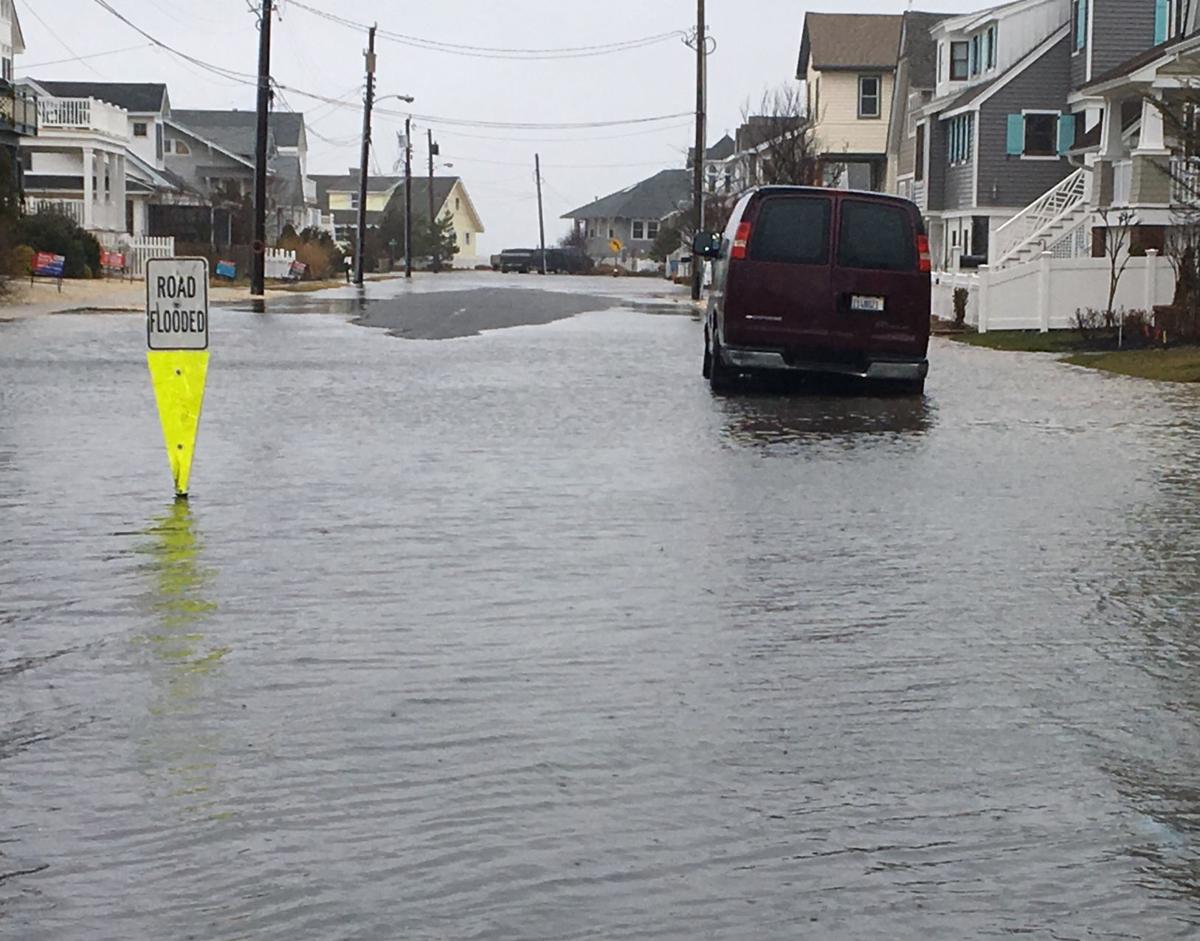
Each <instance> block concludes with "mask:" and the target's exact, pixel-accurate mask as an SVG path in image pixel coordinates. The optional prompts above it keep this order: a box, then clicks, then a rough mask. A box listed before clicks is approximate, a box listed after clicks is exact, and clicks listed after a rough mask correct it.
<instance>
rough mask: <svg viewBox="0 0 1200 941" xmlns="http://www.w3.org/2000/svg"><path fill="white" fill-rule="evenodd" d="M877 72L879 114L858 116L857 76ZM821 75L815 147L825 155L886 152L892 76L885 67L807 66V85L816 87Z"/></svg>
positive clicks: (879, 153) (877, 153) (812, 87)
mask: <svg viewBox="0 0 1200 941" xmlns="http://www.w3.org/2000/svg"><path fill="white" fill-rule="evenodd" d="M860 74H861V75H879V76H880V77H881V78H882V82H881V83H880V116H879V117H878V118H859V116H858V77H859V75H860ZM818 77H819V78H820V86H819V87H820V94H819V99H818V101H817V103H816V107H817V120H816V127H815V133H816V138H817V142H818V146H819V147H820V148H821V150H822V151H823V152H825V153H827V154H842V153H843V152H844V153H846V154H847V155H854V154H873V155H882V154H886V153H887V135H888V104H889V102H891V100H892V85H893V82H894V76H893V75H892V73H891V72H890V71H888V70H886V69H876V70H871V69H864V70H863V71H862V72H830V71H826V72H818V71H817V70H815V69H812V68H810V69H809V72H808V87H809V88H810V89H814V90H815V89H816V88H817V87H818V86H817V79H818Z"/></svg>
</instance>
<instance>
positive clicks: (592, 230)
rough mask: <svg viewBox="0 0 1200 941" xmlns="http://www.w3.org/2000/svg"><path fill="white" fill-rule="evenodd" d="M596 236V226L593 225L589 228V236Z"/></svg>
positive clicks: (591, 237) (592, 237)
mask: <svg viewBox="0 0 1200 941" xmlns="http://www.w3.org/2000/svg"><path fill="white" fill-rule="evenodd" d="M595 237H596V227H595V226H592V227H591V228H590V229H588V238H590V239H594V238H595Z"/></svg>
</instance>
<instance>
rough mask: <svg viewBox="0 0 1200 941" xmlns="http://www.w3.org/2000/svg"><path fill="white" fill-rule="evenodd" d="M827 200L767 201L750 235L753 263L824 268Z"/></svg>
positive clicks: (825, 258) (793, 199)
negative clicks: (779, 262) (772, 262)
mask: <svg viewBox="0 0 1200 941" xmlns="http://www.w3.org/2000/svg"><path fill="white" fill-rule="evenodd" d="M829 206H830V201H829V200H828V199H822V198H820V197H816V198H813V197H788V198H782V199H778V198H777V199H768V200H767V201H766V202H765V203H763V207H762V209H760V210H759V213H758V218H757V219H756V220H755V222H754V231H753V232H752V233H751V235H750V257H751V258H752V259H753V260H754V261H781V262H790V263H791V264H794V265H824V264H827V263H828V261H829V217H830V209H829Z"/></svg>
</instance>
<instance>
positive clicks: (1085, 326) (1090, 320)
mask: <svg viewBox="0 0 1200 941" xmlns="http://www.w3.org/2000/svg"><path fill="white" fill-rule="evenodd" d="M1103 321H1104V314H1103V312H1101V311H1098V310H1096V309H1095V308H1094V307H1085V308H1080V307H1076V308H1075V316H1074V317H1073V318H1071V326H1072V328H1073V329H1074V330H1075V332H1076V333H1078V334H1079V335H1080V337H1082V338H1083V339H1084V340H1090V339H1092V337H1094V336H1095V335H1096V333H1097V331H1099V329H1100V325H1101V323H1103Z"/></svg>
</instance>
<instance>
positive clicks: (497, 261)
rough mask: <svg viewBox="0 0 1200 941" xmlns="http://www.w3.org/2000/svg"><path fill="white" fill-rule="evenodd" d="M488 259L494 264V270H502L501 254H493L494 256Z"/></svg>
mask: <svg viewBox="0 0 1200 941" xmlns="http://www.w3.org/2000/svg"><path fill="white" fill-rule="evenodd" d="M488 260H489V261H490V262H491V264H492V270H493V271H499V270H500V256H499V255H493V256H492V257H491V258H490V259H488Z"/></svg>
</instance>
